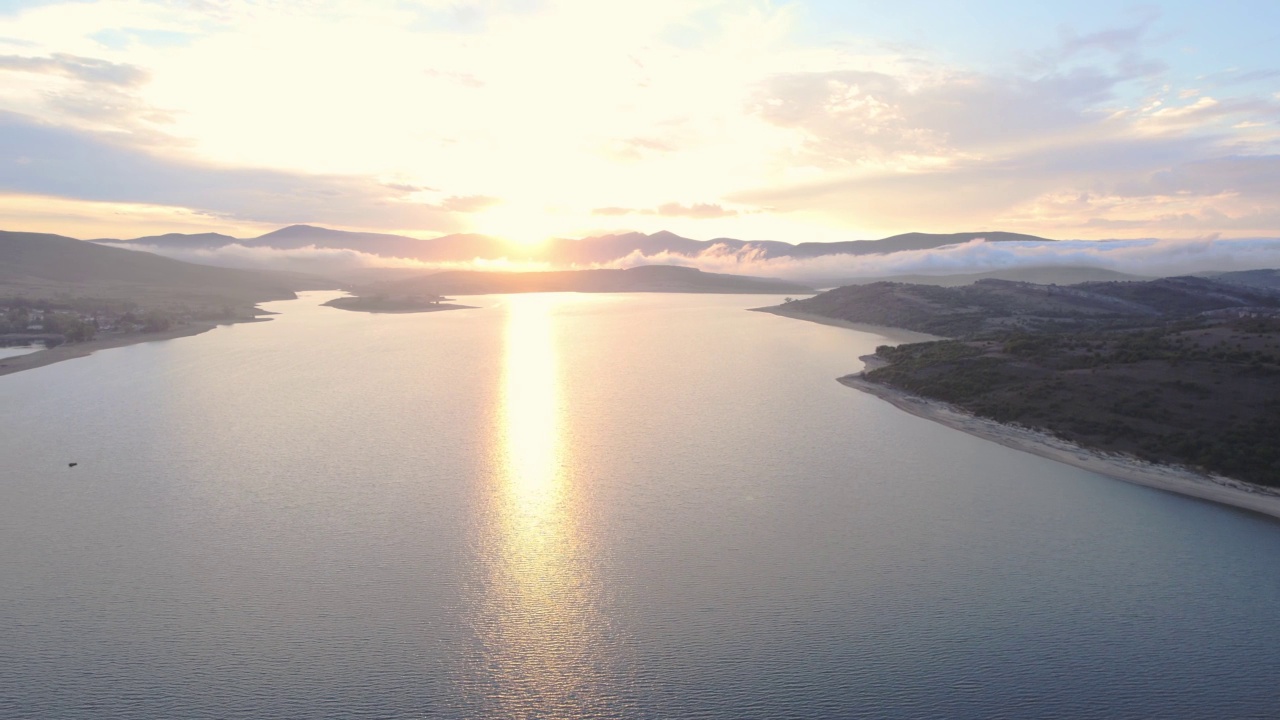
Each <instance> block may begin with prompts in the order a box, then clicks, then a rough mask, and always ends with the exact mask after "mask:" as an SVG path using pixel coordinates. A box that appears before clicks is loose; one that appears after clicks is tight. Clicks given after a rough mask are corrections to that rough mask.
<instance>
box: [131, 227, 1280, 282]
mask: <svg viewBox="0 0 1280 720" xmlns="http://www.w3.org/2000/svg"><path fill="white" fill-rule="evenodd" d="M112 245H113V246H114V247H121V248H125V249H129V250H146V251H148V252H154V253H157V254H160V255H165V256H168V257H173V258H176V259H179V260H186V261H189V262H198V263H205V264H214V265H224V266H230V267H242V268H266V269H288V270H295V271H302V272H311V273H317V274H324V273H332V274H335V275H336V274H340V273H343V272H346V271H351V270H358V269H368V268H396V269H401V270H407V271H408V270H416V271H421V272H423V273H427V272H439V271H443V270H496V271H506V272H531V271H545V270H586V269H600V268H611V269H623V268H630V267H638V266H642V265H679V266H683V267H692V268H697V269H699V270H702V271H704V272H715V273H729V274H736V275H753V276H758V277H776V278H784V279H788V280H794V281H798V282H807V283H820V284H821V283H829V282H833V281H839V280H853V279H867V278H881V277H894V276H902V275H952V274H974V273H984V272H991V271H996V270H1013V269H1019V268H1044V267H1069V268H1079V267H1091V268H1101V269H1106V270H1114V271H1118V272H1124V273H1129V274H1133V275H1141V276H1151V277H1160V276H1168V275H1180V274H1188V273H1195V272H1208V271H1229V270H1251V269H1258V268H1277V267H1280V238H1246V239H1221V238H1216V237H1209V238H1199V239H1190V240H1156V239H1146V240H1110V241H1091V240H1059V241H1046V242H1021V241H1014V242H1009V241H1006V242H987V241H986V240H983V239H981V238H979V239H975V240H972V241H970V242H966V243H961V244H956V245H948V246H945V247H941V248H935V249H931V250H915V251H903V252H896V253H886V254H880V255H823V256H819V257H777V256H767V254H766V253H765V252H764V251H762V250H759V249H753V248H751V247H750V246H747V247H745V248H741V249H734V248H731V247H729V246H727V245H724V244H721V243H713V244H710V245H708V246H707V248H706V249H705V250H703V251H702V252H699V253H697V254H694V255H682V254H679V253H671V252H661V253H655V254H650V255H646V254H644V253H642V252H640V251H636V252H633V253H632V254H630V255H628V256H626V257H622V258H618V259H616V260H612V261H609V262H602V263H591V264H572V263H557V262H554V261H551V260H547V259H528V260H526V259H520V260H512V259H509V258H505V257H501V258H477V259H473V260H466V261H443V262H440V261H432V262H424V261H421V260H415V259H411V258H390V257H383V256H380V255H374V254H370V253H364V252H360V251H356V250H347V249H335V248H317V247H315V246H308V247H303V248H293V249H279V248H270V247H246V246H244V245H240V244H234V243H233V244H231V245H226V246H223V247H220V248H215V249H184V248H169V247H151V246H139V245H138V244H136V243H112Z"/></svg>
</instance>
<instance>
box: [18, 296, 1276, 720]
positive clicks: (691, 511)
mask: <svg viewBox="0 0 1280 720" xmlns="http://www.w3.org/2000/svg"><path fill="white" fill-rule="evenodd" d="M334 296H335V294H334V293H304V294H303V295H302V296H301V297H300V299H298V300H292V301H283V302H275V303H267V304H265V305H264V307H265V308H267V309H269V310H271V311H273V312H276V313H279V314H278V315H275V316H274V317H273V319H272V320H271V321H270V322H263V323H252V324H242V325H235V326H230V327H222V328H218V329H216V330H214V331H211V332H208V333H205V334H202V335H198V336H193V337H188V338H181V339H177V340H171V341H164V342H153V343H146V344H140V345H133V346H129V347H125V348H118V349H113V350H107V351H102V352H99V353H96V354H94V355H92V356H90V357H86V358H80V359H75V360H69V361H66V362H61V363H56V364H53V365H49V366H45V367H42V368H37V369H33V370H29V371H24V372H21V373H16V374H13V375H9V376H5V377H0V407H3V408H4V410H5V419H4V421H3V428H4V430H3V432H2V433H0V462H3V470H2V471H0V638H3V642H2V643H0V717H3V718H94V719H95V720H101V719H104V718H107V719H110V718H321V717H324V718H328V717H335V718H336V717H343V718H347V717H350V718H420V717H432V718H725V719H729V718H769V719H776V718H824V717H841V718H1099V719H1102V718H1107V719H1112V718H1150V717H1161V718H1203V717H1232V718H1263V717H1274V713H1275V712H1276V708H1277V707H1280V689H1277V685H1276V682H1275V678H1274V675H1273V672H1272V671H1273V669H1274V668H1275V667H1276V664H1277V662H1280V622H1277V619H1278V618H1277V615H1278V613H1280V610H1278V609H1280V573H1277V572H1276V568H1277V561H1276V558H1277V557H1280V523H1276V522H1274V521H1271V520H1268V519H1265V518H1260V517H1256V516H1253V515H1249V514H1247V513H1244V512H1241V511H1236V510H1233V509H1230V508H1225V507H1219V506H1214V505H1210V504H1207V503H1203V502H1199V501H1195V500H1191V499H1186V498H1182V497H1178V496H1174V495H1170V494H1167V493H1162V492H1159V491H1155V490H1150V489H1146V488H1142V487H1137V486H1132V485H1127V484H1124V483H1121V482H1117V481H1114V480H1110V479H1107V478H1104V477H1101V476H1098V475H1094V474H1091V473H1088V472H1084V471H1081V470H1077V469H1074V468H1071V467H1068V466H1065V465H1060V464H1056V463H1053V462H1050V461H1047V460H1044V459H1041V458H1038V457H1034V456H1031V455H1027V454H1024V453H1019V452H1016V451H1013V450H1009V449H1006V448H1004V447H1001V446H998V445H995V444H993V443H990V442H986V441H983V440H979V439H976V438H973V437H970V436H967V435H964V434H961V433H959V432H956V431H953V430H950V429H948V428H945V427H941V426H938V425H935V424H932V423H930V422H928V421H925V420H922V419H919V418H916V417H913V416H911V415H908V414H906V413H903V412H900V411H898V410H896V409H894V408H893V407H892V406H890V405H888V404H887V403H885V402H883V401H881V400H878V399H876V398H874V397H871V396H868V395H865V394H862V393H859V392H856V391H854V390H851V389H848V388H844V387H842V386H841V385H839V384H838V383H836V382H835V378H836V377H838V376H840V375H843V374H846V373H848V372H851V371H854V370H857V369H858V368H859V367H860V363H859V361H858V359H857V358H858V356H859V355H862V354H865V353H868V352H871V351H872V350H873V349H874V348H875V346H876V345H879V344H883V343H885V342H889V341H888V340H886V339H885V338H884V337H881V336H878V335H874V334H869V333H862V332H855V331H852V330H846V329H841V328H835V327H828V326H823V325H817V324H812V323H806V322H801V321H796V320H790V319H786V318H781V317H777V316H773V315H768V314H763V313H751V312H745V311H744V309H745V308H749V307H755V306H760V305H767V304H774V303H776V302H777V301H778V298H775V297H756V296H716V295H643V294H635V295H585V294H583V295H578V294H546V295H516V296H488V297H473V298H462V299H460V301H461V302H463V303H465V304H469V305H477V306H480V308H479V309H475V310H460V311H450V312H437V313H425V314H408V315H370V314H364V313H355V312H347V311H342V310H337V309H333V308H326V307H321V306H320V303H321V302H322V301H324V300H325V299H328V298H330V297H334ZM71 462H75V463H78V466H77V467H74V468H72V467H68V463H71Z"/></svg>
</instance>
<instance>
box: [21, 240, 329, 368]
mask: <svg viewBox="0 0 1280 720" xmlns="http://www.w3.org/2000/svg"><path fill="white" fill-rule="evenodd" d="M334 285H335V283H332V282H330V281H326V280H323V279H321V278H315V277H310V276H305V275H299V274H293V273H277V272H271V271H252V270H235V269H229V268H222V267H212V266H207V265H197V264H193V263H186V262H181V261H178V260H173V259H171V258H166V257H160V256H158V255H154V254H152V253H148V252H142V251H136V250H121V249H118V248H112V247H104V246H102V245H98V244H94V243H90V242H85V241H82V240H76V239H74V238H69V237H63V236H60V235H50V234H45V233H22V232H3V231H0V345H37V346H43V347H44V348H46V349H43V350H39V351H37V352H32V353H27V354H24V355H17V356H11V357H5V358H0V375H7V374H10V373H14V372H19V371H21V370H28V369H31V368H36V367H41V366H44V365H49V364H51V363H54V362H59V361H61V360H68V359H71V358H76V357H83V356H85V355H88V354H90V353H92V352H94V351H97V350H104V349H107V348H112V347H120V346H124V345H131V344H134V343H140V342H151V341H155V340H165V339H171V338H176V337H183V336H187V335H195V334H198V333H202V332H205V331H207V330H211V329H213V328H215V327H217V326H218V325H225V324H230V323H238V322H253V321H260V320H263V319H265V318H262V317H261V316H262V315H265V314H267V313H264V312H263V311H262V310H261V309H259V308H258V307H257V305H258V303H261V302H266V301H269V300H284V299H289V298H293V297H296V295H295V291H297V290H310V289H321V288H325V287H333V286H334Z"/></svg>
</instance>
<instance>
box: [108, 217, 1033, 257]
mask: <svg viewBox="0 0 1280 720" xmlns="http://www.w3.org/2000/svg"><path fill="white" fill-rule="evenodd" d="M976 238H986V239H987V240H988V241H990V242H1006V241H1013V240H1020V241H1032V242H1050V241H1049V240H1046V239H1045V238H1039V237H1035V236H1034V235H1019V234H1017V233H1006V232H989V233H981V232H966V233H951V234H945V235H939V234H929V233H907V234H905V235H894V236H893V237H888V238H884V239H883V240H854V241H849V242H834V243H817V242H807V243H800V244H799V245H792V244H790V243H785V242H779V241H776V240H737V239H734V238H715V239H714V240H693V239H691V238H686V237H682V236H680V235H676V234H675V233H672V232H667V231H665V230H664V231H661V232H656V233H652V234H645V233H639V232H629V233H619V234H612V235H599V236H595V237H586V238H581V239H570V238H553V239H549V240H547V241H546V242H543V243H539V244H535V245H520V244H515V243H510V242H507V241H505V240H502V239H499V238H495V237H491V236H488V235H477V234H469V233H460V234H454V235H443V236H441V237H436V238H431V239H428V240H421V239H418V238H412V237H407V236H404V235H391V234H386V233H363V232H348V231H345V230H332V229H329V228H322V227H316V226H313V225H290V226H289V227H285V228H281V229H279V230H276V231H274V232H269V233H267V234H265V235H261V236H259V237H256V238H248V239H243V240H240V239H236V238H232V237H230V236H227V235H220V234H217V233H203V234H199V235H182V234H180V233H170V234H168V235H157V236H151V237H145V238H135V239H133V240H98V241H96V242H119V243H137V244H139V245H150V246H153V247H161V248H172V249H193V248H198V249H209V248H216V247H221V246H223V245H228V244H231V243H239V244H241V245H244V246H246V247H270V248H280V249H286V250H287V249H297V248H303V247H308V246H314V247H317V248H329V249H345V250H355V251H359V252H363V253H370V254H373V255H379V256H382V257H387V258H407V259H412V260H421V261H423V262H467V261H470V260H473V259H475V258H483V259H488V260H494V259H498V258H508V259H511V260H537V261H544V262H550V263H554V264H559V265H592V264H605V263H610V262H613V261H616V260H620V259H622V258H626V257H628V256H630V255H633V254H636V253H638V254H640V255H642V256H644V257H653V256H658V255H662V254H664V253H665V254H670V255H681V256H684V257H693V256H696V255H698V254H700V253H703V252H705V251H707V250H709V249H711V248H713V247H715V246H721V247H724V248H726V249H728V250H730V251H733V252H739V251H741V252H752V253H755V254H757V255H758V256H759V257H762V258H775V257H804V258H809V257H819V256H823V255H840V254H848V255H868V254H875V253H891V252H901V251H903V250H928V249H932V248H937V247H942V246H944V245H951V244H955V243H963V242H969V241H970V240H973V239H976Z"/></svg>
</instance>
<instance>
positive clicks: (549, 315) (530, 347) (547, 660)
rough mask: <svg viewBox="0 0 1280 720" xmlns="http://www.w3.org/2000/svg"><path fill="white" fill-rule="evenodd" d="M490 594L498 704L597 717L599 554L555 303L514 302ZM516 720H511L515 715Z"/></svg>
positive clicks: (488, 619)
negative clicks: (585, 518) (571, 432)
mask: <svg viewBox="0 0 1280 720" xmlns="http://www.w3.org/2000/svg"><path fill="white" fill-rule="evenodd" d="M506 302H507V307H506V311H507V320H506V351H505V362H504V367H505V369H504V379H503V386H502V387H503V390H502V398H501V407H500V408H499V413H498V418H499V420H498V421H499V423H500V427H499V433H500V437H501V439H502V440H501V442H502V447H501V458H502V460H501V467H500V471H499V476H498V477H496V478H495V482H496V483H497V485H496V487H495V488H494V490H493V492H494V500H493V502H494V505H495V509H494V513H495V517H494V521H493V527H492V530H493V533H494V536H493V537H492V538H490V539H489V541H490V542H491V543H492V545H491V549H490V551H489V553H490V556H491V557H490V560H489V565H490V571H491V573H490V577H489V579H488V582H489V588H490V590H489V593H488V596H487V603H486V606H485V607H484V608H483V613H484V617H483V620H482V622H481V627H482V628H483V629H484V631H485V641H486V644H487V649H486V653H487V664H488V667H489V669H490V672H491V673H492V676H493V678H492V679H493V682H494V683H495V684H496V685H497V692H496V693H495V695H496V697H499V698H502V699H504V700H505V701H507V702H509V703H510V707H509V710H510V711H511V712H512V713H518V708H526V709H527V708H529V707H531V706H534V707H538V708H540V709H541V710H542V712H544V713H547V714H543V715H540V717H549V718H574V717H583V718H586V717H592V714H591V713H592V708H593V707H595V706H596V705H597V704H598V703H600V702H602V701H603V698H602V697H600V695H599V689H598V686H597V685H598V680H599V677H600V673H601V670H602V668H601V666H600V659H599V656H598V655H597V649H596V647H595V646H596V645H597V644H598V637H597V633H598V632H599V629H600V627H601V625H602V623H603V620H602V619H601V617H600V616H599V614H598V607H597V603H598V599H597V597H596V593H597V590H596V588H595V578H594V577H593V574H592V570H591V563H590V553H591V548H590V547H588V546H587V545H586V544H585V543H584V542H583V540H582V538H581V537H579V534H578V533H579V530H578V518H576V517H575V511H576V510H577V507H576V503H575V494H574V488H573V487H572V483H573V482H574V478H573V475H572V469H571V468H572V462H571V458H569V457H566V453H567V452H569V447H570V446H569V444H568V443H567V442H566V441H565V439H564V437H563V433H564V424H565V422H566V417H565V407H564V400H563V398H562V397H561V395H560V393H561V380H560V378H559V372H560V370H559V367H558V363H557V346H556V333H555V320H554V317H555V310H556V307H557V304H558V298H557V296H555V295H520V296H511V297H508V298H507V300H506ZM514 716H516V715H513V717H514Z"/></svg>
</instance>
